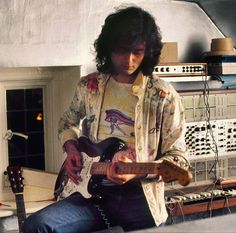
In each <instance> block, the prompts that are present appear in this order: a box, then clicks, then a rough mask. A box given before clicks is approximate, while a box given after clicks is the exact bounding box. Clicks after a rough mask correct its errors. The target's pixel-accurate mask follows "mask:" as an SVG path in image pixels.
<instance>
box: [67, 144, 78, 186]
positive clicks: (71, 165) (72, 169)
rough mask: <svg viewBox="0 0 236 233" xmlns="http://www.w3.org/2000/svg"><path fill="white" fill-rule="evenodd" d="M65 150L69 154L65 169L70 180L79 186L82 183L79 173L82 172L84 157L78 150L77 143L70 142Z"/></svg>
mask: <svg viewBox="0 0 236 233" xmlns="http://www.w3.org/2000/svg"><path fill="white" fill-rule="evenodd" d="M64 149H65V151H66V153H67V157H66V160H65V168H66V172H67V174H68V176H69V177H70V179H71V180H72V181H73V182H74V183H76V184H78V183H79V182H80V181H82V179H81V176H80V175H79V173H80V172H81V170H82V155H81V153H80V152H79V150H78V148H77V144H76V141H74V140H69V141H67V142H65V144H64Z"/></svg>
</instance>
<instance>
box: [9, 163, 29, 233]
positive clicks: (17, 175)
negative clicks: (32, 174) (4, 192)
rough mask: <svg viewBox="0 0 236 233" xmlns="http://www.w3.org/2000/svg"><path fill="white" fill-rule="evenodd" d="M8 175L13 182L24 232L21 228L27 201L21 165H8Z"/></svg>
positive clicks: (17, 209)
mask: <svg viewBox="0 0 236 233" xmlns="http://www.w3.org/2000/svg"><path fill="white" fill-rule="evenodd" d="M6 172H7V175H8V178H9V181H10V184H11V189H12V192H13V193H14V194H15V200H16V213H17V218H18V226H19V232H20V233H22V231H21V228H22V224H23V222H24V221H25V218H26V213H25V202H24V195H23V191H24V185H23V177H22V172H21V169H20V167H17V166H8V167H7V171H6Z"/></svg>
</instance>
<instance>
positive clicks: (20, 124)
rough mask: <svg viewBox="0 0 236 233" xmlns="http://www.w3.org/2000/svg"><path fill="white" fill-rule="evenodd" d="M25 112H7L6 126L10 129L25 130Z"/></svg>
mask: <svg viewBox="0 0 236 233" xmlns="http://www.w3.org/2000/svg"><path fill="white" fill-rule="evenodd" d="M25 124H26V122H25V113H24V112H8V113H7V127H8V129H11V130H12V131H17V132H25Z"/></svg>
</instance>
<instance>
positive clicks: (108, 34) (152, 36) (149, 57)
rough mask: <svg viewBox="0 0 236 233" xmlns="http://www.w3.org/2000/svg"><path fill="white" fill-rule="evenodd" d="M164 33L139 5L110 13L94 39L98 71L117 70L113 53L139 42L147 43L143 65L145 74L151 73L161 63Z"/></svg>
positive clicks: (110, 72)
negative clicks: (112, 59)
mask: <svg viewBox="0 0 236 233" xmlns="http://www.w3.org/2000/svg"><path fill="white" fill-rule="evenodd" d="M161 39H162V38H161V33H160V29H159V27H158V26H157V25H156V23H155V19H154V18H153V16H151V15H150V14H149V13H148V12H146V11H144V10H143V9H142V8H139V7H128V8H124V9H120V10H118V11H116V12H115V13H112V14H110V15H108V16H107V18H106V19H105V24H104V25H103V27H102V31H101V33H100V35H99V36H98V38H97V39H96V40H95V42H94V48H95V51H96V53H97V54H96V63H97V70H98V71H99V72H101V73H106V74H112V73H113V72H114V70H113V66H112V62H111V53H112V52H115V51H119V49H120V48H121V49H122V48H132V45H134V44H135V43H137V42H145V44H146V47H145V56H144V59H143V61H142V64H141V66H140V70H141V71H142V72H143V74H144V75H151V73H152V72H153V68H154V66H155V65H157V64H158V62H159V58H160V53H161V49H162V42H161Z"/></svg>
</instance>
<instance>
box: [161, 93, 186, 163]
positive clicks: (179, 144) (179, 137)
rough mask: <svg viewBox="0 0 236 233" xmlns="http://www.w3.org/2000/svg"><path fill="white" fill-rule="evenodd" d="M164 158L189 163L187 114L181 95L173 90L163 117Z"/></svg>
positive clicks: (162, 152)
mask: <svg viewBox="0 0 236 233" xmlns="http://www.w3.org/2000/svg"><path fill="white" fill-rule="evenodd" d="M162 119H163V120H162V132H161V146H160V147H161V148H160V149H161V154H162V158H163V157H165V158H167V159H171V160H172V159H173V160H176V161H178V160H180V161H183V162H184V163H187V164H189V163H188V160H187V148H186V143H185V132H186V129H185V127H186V126H185V115H184V108H183V105H182V102H181V100H180V97H179V95H178V93H177V92H176V91H174V90H173V92H171V93H170V94H169V96H168V97H167V99H166V103H165V106H164V110H163V118H162Z"/></svg>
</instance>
